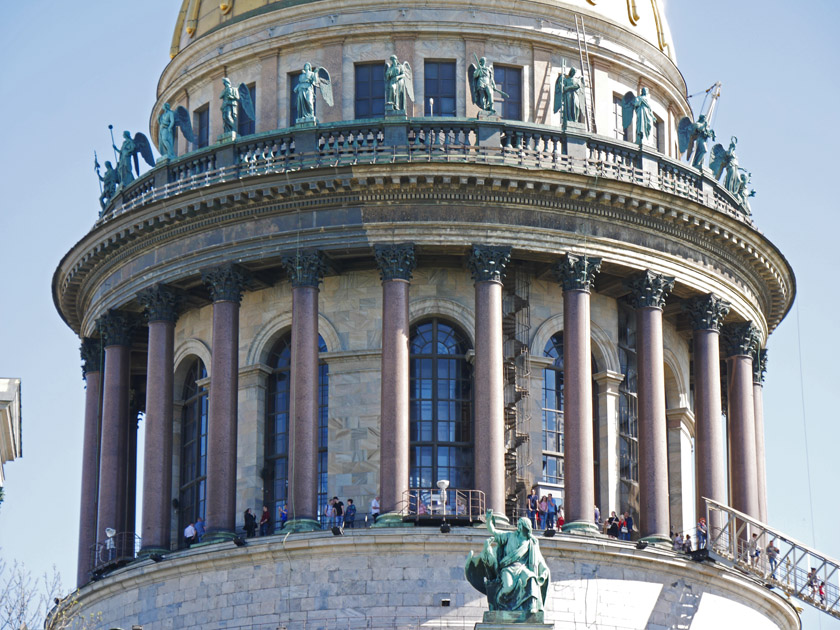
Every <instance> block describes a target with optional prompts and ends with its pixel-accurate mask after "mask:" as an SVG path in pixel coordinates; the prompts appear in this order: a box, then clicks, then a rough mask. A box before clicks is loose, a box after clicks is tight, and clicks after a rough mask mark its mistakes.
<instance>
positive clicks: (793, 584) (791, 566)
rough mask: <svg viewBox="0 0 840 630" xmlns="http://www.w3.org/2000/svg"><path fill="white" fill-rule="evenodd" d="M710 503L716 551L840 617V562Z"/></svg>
mask: <svg viewBox="0 0 840 630" xmlns="http://www.w3.org/2000/svg"><path fill="white" fill-rule="evenodd" d="M704 501H705V502H706V522H707V523H708V524H709V541H708V548H709V550H710V551H711V552H713V553H715V554H718V555H719V556H722V557H724V558H726V559H727V560H729V561H731V562H732V563H733V564H735V565H736V566H738V567H739V568H741V569H742V570H744V571H747V572H748V573H750V574H752V575H754V576H756V577H758V578H759V579H761V580H763V581H765V582H766V583H767V584H769V585H771V586H774V587H776V588H779V589H780V590H782V591H784V592H785V593H786V594H787V595H789V596H791V597H796V598H798V599H799V600H801V601H803V602H805V603H807V604H810V605H811V606H814V607H815V608H817V609H818V610H821V611H823V612H825V613H827V614H829V615H831V616H833V617H836V618H838V619H840V563H838V562H837V561H836V560H834V559H832V558H829V557H827V556H825V555H823V554H821V553H819V552H818V551H815V550H813V549H811V548H810V547H808V546H807V545H804V544H802V543H800V542H798V541H796V540H794V539H793V538H791V537H790V536H787V535H785V534H783V533H781V532H779V531H777V530H774V529H773V528H771V527H770V526H769V525H767V524H766V523H762V522H760V521H758V520H756V519H754V518H752V517H750V516H747V515H746V514H744V513H742V512H739V511H737V510H734V509H732V508H730V507H728V506H726V505H723V504H722V503H718V502H717V501H713V500H711V499H705V498H704ZM771 545H772V549H774V550H775V551H773V553H772V555H773V556H775V557H772V558H771V554H770V553H769V552H770V551H771Z"/></svg>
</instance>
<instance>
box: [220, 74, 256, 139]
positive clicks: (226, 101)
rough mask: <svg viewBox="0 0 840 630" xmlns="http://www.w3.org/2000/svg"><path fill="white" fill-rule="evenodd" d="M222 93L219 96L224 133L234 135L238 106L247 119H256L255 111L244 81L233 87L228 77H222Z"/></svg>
mask: <svg viewBox="0 0 840 630" xmlns="http://www.w3.org/2000/svg"><path fill="white" fill-rule="evenodd" d="M222 85H223V86H224V87H223V88H222V95H221V96H220V97H219V99H221V101H222V122H223V123H224V128H225V135H228V134H233V135H234V136H235V135H236V130H237V121H238V118H239V107H240V106H241V107H242V111H243V112H245V115H246V116H247V117H248V119H249V120H256V113H255V112H254V102H253V101H252V100H251V91H250V90H249V89H248V86H247V85H245V84H244V83H240V84H239V87H238V88H235V87H233V85H231V83H230V79H228V78H227V77H225V78H224V79H222Z"/></svg>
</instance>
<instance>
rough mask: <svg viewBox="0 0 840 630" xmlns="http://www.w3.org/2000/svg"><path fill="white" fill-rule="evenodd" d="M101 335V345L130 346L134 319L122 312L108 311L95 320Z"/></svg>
mask: <svg viewBox="0 0 840 630" xmlns="http://www.w3.org/2000/svg"><path fill="white" fill-rule="evenodd" d="M96 323H97V326H98V327H99V331H100V333H101V334H102V345H103V346H104V347H106V348H107V347H108V346H130V345H131V337H132V335H133V333H134V327H135V324H136V322H135V318H134V317H132V316H131V315H130V314H129V313H125V312H123V311H117V310H110V311H108V312H107V313H105V314H104V315H103V316H102V317H100V318H99V319H98V320H97V322H96Z"/></svg>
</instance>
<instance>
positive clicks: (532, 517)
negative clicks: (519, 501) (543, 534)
mask: <svg viewBox="0 0 840 630" xmlns="http://www.w3.org/2000/svg"><path fill="white" fill-rule="evenodd" d="M525 510H526V511H527V513H528V520H529V521H531V527H533V528H534V529H536V528H537V489H536V488H531V492H530V493H529V494H528V496H527V497H525Z"/></svg>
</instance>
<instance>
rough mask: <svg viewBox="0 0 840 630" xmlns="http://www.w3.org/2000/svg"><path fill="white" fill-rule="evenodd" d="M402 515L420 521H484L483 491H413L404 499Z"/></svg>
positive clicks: (455, 489) (409, 491)
mask: <svg viewBox="0 0 840 630" xmlns="http://www.w3.org/2000/svg"><path fill="white" fill-rule="evenodd" d="M400 512H401V513H402V515H403V516H404V517H410V518H413V519H416V520H417V521H422V520H424V519H428V520H442V519H443V518H444V517H445V518H446V519H447V520H452V521H459V520H463V521H469V522H473V521H483V520H484V517H485V513H486V510H485V502H484V493H483V492H482V491H481V490H464V489H460V488H449V489H448V490H445V491H444V490H440V489H438V488H410V489H409V490H408V491H407V492H406V493H405V494H404V496H403V501H402V503H401V505H400Z"/></svg>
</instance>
